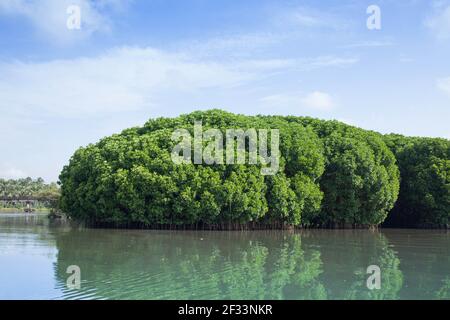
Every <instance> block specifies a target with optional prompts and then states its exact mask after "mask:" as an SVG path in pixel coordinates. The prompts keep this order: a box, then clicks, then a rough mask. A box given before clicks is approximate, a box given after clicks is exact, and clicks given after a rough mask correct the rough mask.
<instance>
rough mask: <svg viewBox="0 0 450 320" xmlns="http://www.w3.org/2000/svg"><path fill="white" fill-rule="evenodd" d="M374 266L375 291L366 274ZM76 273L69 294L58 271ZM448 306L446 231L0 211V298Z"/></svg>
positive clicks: (449, 284) (449, 268)
mask: <svg viewBox="0 0 450 320" xmlns="http://www.w3.org/2000/svg"><path fill="white" fill-rule="evenodd" d="M373 264H374V265H378V266H379V267H380V269H381V289H379V290H376V289H375V290H369V289H367V286H366V279H367V277H368V275H366V268H367V267H368V266H369V265H373ZM70 265H78V266H79V267H80V269H81V288H80V289H78V290H77V289H68V288H67V286H66V280H67V278H68V277H69V276H70V275H69V274H67V273H66V270H67V267H68V266H70ZM442 298H444V299H449V298H450V233H449V232H445V231H433V230H382V231H378V232H371V231H366V230H313V231H309V230H307V231H301V232H287V231H284V232H283V231H271V232H265V231H261V232H260V231H254V232H194V231H183V232H181V231H177V232H175V231H149V230H104V229H82V228H77V227H74V226H72V227H71V226H69V225H67V224H64V223H62V222H54V223H50V222H49V221H48V219H47V218H46V217H45V216H42V215H32V216H25V215H22V214H0V299H442Z"/></svg>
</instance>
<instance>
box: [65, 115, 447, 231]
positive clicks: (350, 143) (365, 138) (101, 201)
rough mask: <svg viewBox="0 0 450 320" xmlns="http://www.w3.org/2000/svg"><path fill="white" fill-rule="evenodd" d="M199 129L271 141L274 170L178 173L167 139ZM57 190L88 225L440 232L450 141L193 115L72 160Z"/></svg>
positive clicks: (163, 121)
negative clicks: (261, 132) (254, 134)
mask: <svg viewBox="0 0 450 320" xmlns="http://www.w3.org/2000/svg"><path fill="white" fill-rule="evenodd" d="M196 121H197V122H198V121H201V123H202V126H203V130H208V129H219V130H220V132H222V133H223V134H224V135H225V132H226V130H228V129H242V130H244V131H245V132H247V131H246V130H249V129H252V128H254V129H267V130H272V129H277V130H278V132H279V170H278V171H277V172H276V174H273V175H264V174H261V169H262V168H264V167H265V166H267V164H265V163H264V162H263V161H260V162H258V163H257V164H253V165H248V164H224V163H220V162H215V163H209V164H207V163H201V164H197V163H194V162H190V163H182V164H179V163H175V162H174V161H172V158H171V154H172V150H174V147H175V146H176V145H177V144H179V142H180V141H177V140H176V139H173V132H174V131H175V130H180V129H183V130H185V131H186V132H190V133H191V134H192V135H194V123H195V122H196ZM210 138H211V137H210ZM213 138H214V137H212V138H211V139H210V140H209V141H208V139H204V140H203V142H202V143H203V147H204V149H205V150H208V148H209V150H211V145H215V146H216V147H217V146H218V142H217V140H216V141H215V140H214V139H213ZM247 138H248V136H247V137H246V138H245V139H247ZM246 141H247V140H245V141H244V145H245V142H246ZM247 142H248V141H247ZM269 142H270V141H269ZM219 144H221V143H219ZM268 145H269V146H271V143H268ZM272 146H273V145H272ZM220 147H224V146H223V145H220ZM213 149H214V148H213ZM215 150H216V152H217V150H218V149H215ZM269 151H270V152H273V151H274V150H270V148H269ZM233 152H235V150H233ZM245 153H246V154H245V156H246V157H250V156H251V154H250V152H249V150H246V152H245ZM59 183H60V187H61V198H60V206H61V209H62V210H63V211H64V212H66V213H67V214H68V216H69V217H71V218H73V219H75V220H79V221H84V222H86V223H89V224H91V225H112V226H136V227H161V228H182V227H189V228H207V229H240V228H249V229H252V228H286V227H289V228H291V227H307V228H311V227H334V228H339V227H376V226H380V225H382V226H387V227H433V228H434V227H441V228H447V227H448V226H449V224H450V223H449V217H450V140H447V139H442V138H420V137H405V136H402V135H397V134H389V135H382V134H380V133H377V132H374V131H368V130H364V129H361V128H357V127H354V126H350V125H347V124H344V123H342V122H339V121H327V120H318V119H314V118H309V117H297V116H267V115H256V116H246V115H239V114H233V113H229V112H225V111H221V110H208V111H196V112H192V113H190V114H185V115H181V116H179V117H176V118H156V119H150V120H149V121H148V122H146V123H145V124H144V125H143V126H142V127H134V128H130V129H126V130H124V131H123V132H121V133H120V134H114V135H112V136H109V137H106V138H103V139H101V140H100V141H99V142H98V143H96V144H90V145H88V146H86V147H81V148H79V149H78V150H77V151H76V152H75V153H74V155H73V156H72V158H71V159H70V162H69V164H68V165H67V166H65V167H64V169H63V171H62V173H61V174H60V182H59Z"/></svg>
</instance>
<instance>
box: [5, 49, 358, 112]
mask: <svg viewBox="0 0 450 320" xmlns="http://www.w3.org/2000/svg"><path fill="white" fill-rule="evenodd" d="M356 61H357V60H355V59H348V58H340V57H334V56H327V57H317V58H310V59H259V60H258V59H243V60H239V61H236V60H233V61H220V60H203V59H199V58H198V57H196V56H190V55H187V54H185V53H170V52H166V51H162V50H156V49H153V48H139V47H122V48H115V49H112V50H109V51H108V52H107V53H104V54H102V55H99V56H96V57H85V58H75V59H66V60H53V61H47V62H12V63H6V64H0V111H3V112H11V108H12V109H13V110H14V111H15V112H17V113H19V112H20V113H22V114H26V113H30V112H34V113H40V114H47V115H57V116H61V117H89V116H90V117H92V116H101V115H103V114H108V113H114V112H124V111H134V110H139V109H143V108H145V109H151V108H152V107H153V106H154V105H156V104H158V103H161V99H162V97H164V95H167V94H168V93H170V96H179V97H180V99H181V97H183V95H186V94H191V93H198V94H200V93H201V92H203V90H206V89H208V90H212V91H216V92H217V91H220V92H227V91H231V90H232V89H233V88H235V87H239V86H243V85H249V84H251V83H252V82H254V81H260V80H261V79H263V78H265V77H270V76H271V75H272V74H273V73H280V72H283V71H287V70H295V69H298V70H311V69H316V68H325V67H340V66H346V65H349V64H352V63H355V62H356ZM203 94H205V93H203ZM316 98H320V97H316ZM324 99H325V98H324ZM311 101H312V100H311ZM312 104H313V105H314V103H312ZM317 106H318V107H320V106H322V107H326V106H327V104H326V101H325V102H324V101H322V104H320V102H318V104H317Z"/></svg>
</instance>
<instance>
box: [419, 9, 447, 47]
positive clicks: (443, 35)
mask: <svg viewBox="0 0 450 320" xmlns="http://www.w3.org/2000/svg"><path fill="white" fill-rule="evenodd" d="M424 24H425V26H426V27H427V28H428V29H429V30H430V31H431V33H432V34H433V36H434V37H436V38H437V39H438V40H448V39H450V3H448V2H439V3H437V4H436V5H435V6H434V10H433V13H432V14H431V15H429V16H428V17H427V18H426V19H425V22H424Z"/></svg>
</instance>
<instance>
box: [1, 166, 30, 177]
mask: <svg viewBox="0 0 450 320" xmlns="http://www.w3.org/2000/svg"><path fill="white" fill-rule="evenodd" d="M26 177H27V174H26V173H25V172H23V171H22V170H20V169H17V168H14V167H11V166H1V167H0V179H20V178H26Z"/></svg>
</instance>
